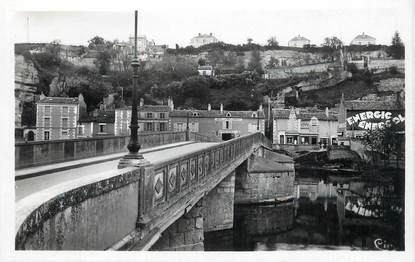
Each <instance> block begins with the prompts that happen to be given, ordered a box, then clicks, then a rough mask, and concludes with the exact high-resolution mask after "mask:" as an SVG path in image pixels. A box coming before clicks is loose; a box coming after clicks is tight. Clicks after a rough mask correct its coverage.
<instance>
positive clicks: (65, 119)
mask: <svg viewBox="0 0 415 262" xmlns="http://www.w3.org/2000/svg"><path fill="white" fill-rule="evenodd" d="M62 127H64V128H65V127H68V118H67V117H64V118H62Z"/></svg>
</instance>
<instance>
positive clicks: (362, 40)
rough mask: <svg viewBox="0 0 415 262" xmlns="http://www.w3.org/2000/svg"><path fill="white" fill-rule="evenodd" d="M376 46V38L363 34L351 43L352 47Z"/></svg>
mask: <svg viewBox="0 0 415 262" xmlns="http://www.w3.org/2000/svg"><path fill="white" fill-rule="evenodd" d="M375 44H376V38H374V37H372V36H370V35H365V33H362V34H361V35H358V36H356V37H355V38H354V39H353V40H352V42H350V45H375Z"/></svg>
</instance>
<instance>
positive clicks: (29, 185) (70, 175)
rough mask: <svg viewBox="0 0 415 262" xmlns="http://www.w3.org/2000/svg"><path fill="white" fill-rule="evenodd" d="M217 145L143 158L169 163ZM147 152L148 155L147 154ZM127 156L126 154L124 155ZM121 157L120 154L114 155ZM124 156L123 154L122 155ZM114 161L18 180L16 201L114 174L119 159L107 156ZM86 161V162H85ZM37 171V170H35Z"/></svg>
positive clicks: (152, 152)
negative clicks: (62, 186) (101, 175)
mask: <svg viewBox="0 0 415 262" xmlns="http://www.w3.org/2000/svg"><path fill="white" fill-rule="evenodd" d="M216 144H217V143H190V144H189V143H183V142H181V143H176V145H177V146H175V147H172V146H173V145H175V144H170V145H165V146H164V147H165V148H163V146H161V147H155V148H148V149H146V150H143V156H144V158H145V159H146V160H148V161H150V162H151V163H154V164H156V163H158V162H161V161H167V160H169V159H171V158H176V157H180V156H184V155H187V154H190V153H192V152H195V151H198V150H202V149H206V148H209V147H211V146H214V145H216ZM146 152H147V153H146ZM124 154H125V153H124ZM114 155H120V154H114ZM121 155H123V154H121ZM106 157H109V158H110V159H112V160H109V161H106V162H101V163H97V164H92V165H87V166H83V167H77V168H73V169H69V170H65V171H58V172H53V173H49V174H46V175H41V176H36V177H31V178H27V179H22V180H17V181H16V183H15V195H16V198H15V201H16V202H19V201H20V200H22V199H24V198H26V197H28V196H30V195H32V194H35V193H37V192H40V191H44V190H48V189H50V188H53V187H56V186H59V185H62V184H68V183H69V184H73V185H74V186H76V185H79V183H82V181H85V180H87V179H88V177H89V176H91V177H92V176H97V175H99V174H104V173H109V172H112V173H113V174H114V175H115V174H116V173H115V172H114V171H115V170H117V165H118V162H119V159H115V160H114V159H113V157H112V158H111V155H109V156H106ZM83 161H84V160H83ZM33 170H36V168H33ZM39 204H41V203H39Z"/></svg>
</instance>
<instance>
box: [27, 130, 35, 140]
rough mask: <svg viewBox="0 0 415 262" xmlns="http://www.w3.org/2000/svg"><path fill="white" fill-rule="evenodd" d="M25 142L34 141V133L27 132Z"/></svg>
mask: <svg viewBox="0 0 415 262" xmlns="http://www.w3.org/2000/svg"><path fill="white" fill-rule="evenodd" d="M27 141H35V133H34V132H33V131H29V132H27Z"/></svg>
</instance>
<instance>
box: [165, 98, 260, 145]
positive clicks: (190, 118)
mask: <svg viewBox="0 0 415 262" xmlns="http://www.w3.org/2000/svg"><path fill="white" fill-rule="evenodd" d="M170 120H171V127H172V130H174V131H186V130H187V123H189V130H190V131H191V132H197V133H199V134H202V135H204V136H208V137H211V138H216V139H218V140H229V139H232V138H235V137H239V136H243V135H246V134H251V133H255V132H262V133H264V128H265V117H264V112H263V111H262V109H261V110H258V111H227V110H223V106H221V110H211V109H210V105H209V106H208V110H173V111H172V112H171V113H170Z"/></svg>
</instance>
